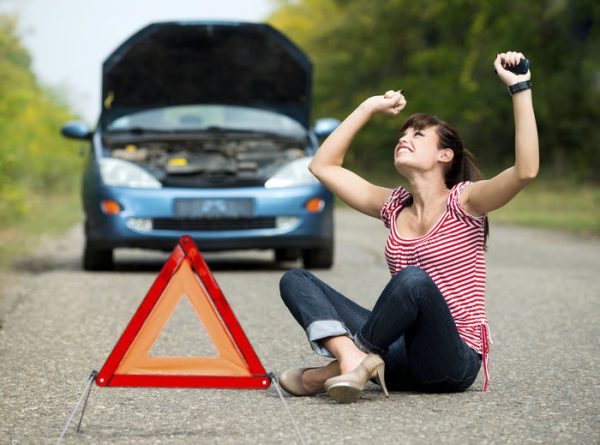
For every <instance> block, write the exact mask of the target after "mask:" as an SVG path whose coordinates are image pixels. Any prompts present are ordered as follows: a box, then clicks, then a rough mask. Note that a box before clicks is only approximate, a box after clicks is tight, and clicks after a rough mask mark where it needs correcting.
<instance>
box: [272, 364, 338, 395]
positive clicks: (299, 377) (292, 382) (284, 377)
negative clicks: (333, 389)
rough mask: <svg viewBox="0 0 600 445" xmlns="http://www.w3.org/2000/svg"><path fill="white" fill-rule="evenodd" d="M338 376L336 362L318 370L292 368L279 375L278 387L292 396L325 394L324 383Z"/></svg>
mask: <svg viewBox="0 0 600 445" xmlns="http://www.w3.org/2000/svg"><path fill="white" fill-rule="evenodd" d="M337 375H340V366H339V363H338V362H337V360H334V361H332V362H330V363H328V364H327V365H325V366H321V367H318V368H293V369H288V370H286V371H284V372H282V373H281V375H280V376H279V378H278V379H277V380H278V382H279V385H280V386H281V387H282V388H283V389H284V390H285V391H286V392H288V393H289V394H292V395H294V396H313V395H316V394H320V393H323V392H325V387H324V386H323V385H324V383H325V381H326V380H328V379H330V378H332V377H335V376H337Z"/></svg>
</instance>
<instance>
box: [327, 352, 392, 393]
mask: <svg viewBox="0 0 600 445" xmlns="http://www.w3.org/2000/svg"><path fill="white" fill-rule="evenodd" d="M384 370H385V363H384V362H383V360H382V359H381V357H379V356H378V355H377V354H369V355H367V357H366V358H365V359H364V360H363V361H362V362H361V364H360V365H358V366H357V367H356V369H355V370H354V371H350V372H347V373H345V374H342V375H339V376H337V377H332V378H330V379H328V380H326V381H325V390H327V394H329V395H330V396H331V397H333V398H334V399H335V400H337V401H338V402H340V403H353V402H356V401H357V400H358V398H359V397H360V393H361V392H362V390H363V388H364V387H365V385H366V383H367V382H368V381H369V380H370V379H373V378H375V379H377V383H379V386H381V388H382V389H383V392H384V394H385V396H386V397H389V396H390V395H389V393H388V390H387V387H386V386H385V380H384Z"/></svg>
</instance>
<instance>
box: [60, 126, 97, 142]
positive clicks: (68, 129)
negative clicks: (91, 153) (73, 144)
mask: <svg viewBox="0 0 600 445" xmlns="http://www.w3.org/2000/svg"><path fill="white" fill-rule="evenodd" d="M60 132H61V133H62V135H63V136H64V137H66V138H71V139H83V140H89V139H91V138H92V131H91V130H90V128H89V127H88V126H87V124H85V123H83V122H68V123H66V124H65V125H63V127H62V129H61V131H60Z"/></svg>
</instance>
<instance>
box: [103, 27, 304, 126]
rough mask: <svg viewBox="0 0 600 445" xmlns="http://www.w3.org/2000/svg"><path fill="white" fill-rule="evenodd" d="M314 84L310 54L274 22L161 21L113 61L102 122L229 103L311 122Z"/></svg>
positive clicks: (107, 66) (106, 69)
mask: <svg viewBox="0 0 600 445" xmlns="http://www.w3.org/2000/svg"><path fill="white" fill-rule="evenodd" d="M311 84H312V65H311V63H310V61H309V59H308V57H307V56H306V55H305V54H304V53H303V52H302V51H301V50H300V49H299V48H298V47H297V46H295V45H294V44H293V43H292V42H291V41H290V40H289V39H288V38H287V37H285V36H284V35H283V34H281V33H280V32H279V31H277V30H275V29H274V28H272V27H271V26H269V25H266V24H254V23H234V22H168V23H155V24H151V25H148V26H147V27H145V28H143V29H142V30H140V31H138V32H137V33H136V34H134V35H133V36H132V37H130V38H129V39H128V40H126V41H125V42H124V43H123V44H122V45H121V46H119V47H118V48H117V49H116V50H115V51H114V52H113V53H112V54H111V55H110V56H109V57H108V58H107V59H106V60H105V62H104V64H103V66H102V113H101V115H100V125H101V126H102V127H103V128H105V127H106V126H107V125H108V124H109V123H110V122H112V121H113V120H115V119H117V118H119V117H121V116H123V115H125V114H129V113H132V112H136V111H142V110H146V109H150V108H156V107H166V106H175V105H190V104H222V105H241V106H248V107H257V108H262V109H267V110H272V111H275V112H278V113H282V114H285V115H287V116H289V117H291V118H293V119H295V120H297V121H298V122H300V123H301V124H302V125H304V126H305V127H308V123H309V119H310V107H311Z"/></svg>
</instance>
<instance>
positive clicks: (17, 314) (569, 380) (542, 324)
mask: <svg viewBox="0 0 600 445" xmlns="http://www.w3.org/2000/svg"><path fill="white" fill-rule="evenodd" d="M384 238H385V231H384V228H383V226H381V225H380V224H379V222H378V221H376V220H372V219H370V218H368V217H363V216H360V215H357V214H355V213H353V212H351V211H348V210H340V211H338V213H337V245H336V250H337V252H336V254H337V261H336V265H335V267H334V268H333V269H332V270H330V271H324V272H318V274H319V275H320V276H321V277H323V278H324V279H325V280H327V281H328V282H329V283H331V284H332V285H333V286H335V287H337V288H339V289H340V290H341V291H343V292H345V293H347V294H348V295H350V296H353V297H354V298H355V299H356V300H357V301H359V302H361V303H362V304H364V305H367V306H370V305H372V304H373V301H374V298H375V297H376V296H377V295H378V293H379V291H380V290H381V288H382V287H383V286H384V284H385V283H386V281H387V279H388V278H389V276H388V272H387V268H386V265H385V262H384V258H383V255H382V247H383V241H384ZM81 247H82V236H81V228H80V227H76V228H74V229H73V230H72V231H70V232H69V233H68V234H67V235H65V236H64V237H61V238H59V239H53V240H48V241H47V242H46V243H44V245H43V247H41V248H40V250H39V251H38V252H37V253H36V255H35V256H34V257H33V258H28V259H23V260H20V261H19V262H18V264H17V266H16V269H15V270H14V271H13V272H10V273H5V274H3V275H2V276H1V277H0V279H1V281H0V292H1V293H0V323H1V326H0V444H12V443H19V444H20V443H31V444H38V443H55V442H56V440H57V438H58V437H59V435H60V433H61V431H62V429H63V426H64V425H65V422H66V420H67V418H68V416H69V414H70V412H71V410H72V409H73V407H74V406H75V404H76V402H77V400H78V398H79V397H80V395H81V393H82V391H83V389H84V386H85V383H86V380H87V378H88V376H89V374H90V372H91V371H92V370H94V369H95V370H99V369H100V367H101V366H102V364H103V363H104V361H105V359H106V358H107V356H108V354H109V353H110V351H111V350H112V348H113V346H114V344H115V342H116V341H117V339H118V338H119V337H120V335H121V333H122V331H123V329H124V328H125V326H126V325H127V323H128V322H129V320H130V318H131V316H132V314H133V313H134V311H135V310H136V308H137V307H138V305H139V303H140V302H141V300H142V299H143V297H144V296H145V294H146V292H147V290H148V289H149V287H150V285H151V284H152V282H153V281H154V279H155V277H156V275H157V273H158V271H159V270H160V268H161V267H162V264H163V262H164V261H165V259H166V255H163V254H152V255H148V254H146V253H140V252H138V251H125V252H119V254H118V256H117V261H118V270H117V271H116V272H113V273H85V272H83V271H81V270H80V267H79V256H80V251H81ZM206 259H207V260H208V263H209V266H210V267H211V269H212V271H213V273H214V275H215V277H216V279H217V281H218V282H219V285H220V286H221V288H222V290H223V291H224V293H225V295H226V297H227V299H228V300H229V302H230V304H231V306H232V308H233V310H234V312H235V313H236V315H237V318H238V320H239V321H240V323H241V325H242V326H243V328H244V330H245V332H246V334H247V336H248V337H249V339H250V341H251V343H252V344H253V346H254V349H255V350H256V352H257V354H258V356H259V357H260V359H261V361H262V363H263V365H264V366H265V368H266V369H267V370H268V371H272V372H280V371H282V370H283V369H285V368H288V367H291V366H299V365H318V364H321V363H324V361H323V359H321V358H319V357H317V356H315V355H314V354H313V353H312V352H311V350H310V347H309V346H308V344H307V343H306V341H305V337H304V333H303V332H302V331H301V330H300V328H299V327H298V326H297V325H296V324H295V322H294V320H293V319H292V317H291V316H290V315H289V314H288V313H287V311H286V309H285V307H284V305H283V303H282V302H281V300H280V299H279V295H278V280H279V277H280V276H281V274H282V273H283V272H284V271H285V270H286V269H287V268H288V267H292V266H293V265H294V264H289V265H287V267H280V266H276V265H274V264H273V263H272V261H271V254H270V253H266V252H249V253H241V254H237V253H236V254H226V255H223V254H218V255H215V254H213V255H206ZM487 259H488V313H489V319H490V324H491V330H492V338H493V340H494V345H493V347H492V354H491V363H490V369H491V383H490V388H489V390H488V392H487V393H483V392H482V391H481V388H482V383H483V381H482V380H483V379H482V376H481V375H480V378H479V379H478V381H477V382H476V383H475V385H474V386H473V387H472V388H470V389H469V390H468V391H466V392H464V393H460V394H450V395H448V394H417V393H393V394H392V395H391V396H390V398H389V399H387V400H386V399H384V397H383V395H382V393H381V392H379V391H378V390H377V388H376V387H375V386H374V385H373V386H371V385H370V386H369V387H368V388H367V390H366V391H365V392H364V395H363V398H362V399H361V400H360V401H359V402H358V403H356V404H351V405H339V404H337V403H335V402H334V401H332V400H331V399H329V398H328V397H327V396H326V395H323V396H318V397H313V398H292V397H287V398H286V400H287V403H288V405H289V408H290V410H291V412H292V413H293V415H294V417H295V418H296V420H297V422H298V425H299V427H300V430H301V432H302V435H303V437H304V440H305V441H306V443H309V444H321V443H323V444H333V443H335V444H340V443H344V444H364V443H371V444H388V443H389V444H396V443H404V444H430V443H431V444H433V443H448V444H465V443H466V444H471V443H472V444H496V443H497V444H529V443H540V444H570V443H572V444H593V443H600V426H599V425H600V423H599V420H600V419H599V412H600V378H599V369H600V367H599V365H600V360H599V358H598V357H599V355H600V347H599V346H600V303H599V297H600V281H599V279H598V276H599V272H600V240H598V239H589V238H580V237H575V236H571V235H566V234H562V233H557V232H549V231H542V230H533V229H523V228H514V227H508V226H494V225H493V226H492V235H491V238H490V242H489V253H488V255H487ZM188 315H189V313H186V312H185V311H184V310H181V311H180V310H179V309H178V312H176V316H178V317H180V318H178V319H177V320H178V321H177V323H176V324H175V325H176V328H173V329H172V332H169V333H168V335H167V334H165V337H164V338H163V337H162V336H161V337H160V338H159V341H161V342H163V343H162V344H161V345H160V347H161V348H163V350H164V351H169V350H170V349H169V348H171V347H172V348H176V349H177V348H179V349H177V350H178V351H179V352H177V353H181V354H186V353H193V352H194V351H195V350H196V349H197V347H198V343H201V342H202V341H201V340H198V338H196V337H195V336H194V335H193V329H194V324H195V323H196V321H195V320H194V318H193V317H192V318H190V317H188ZM174 316H175V315H174ZM168 326H171V324H169V325H168ZM170 329H171V328H170ZM158 346H159V345H157V347H158ZM76 420H77V418H76ZM63 443H78V444H80V443H82V444H104V443H106V444H108V443H110V444H113V443H117V444H141V443H143V444H146V443H149V444H159V443H160V444H240V443H241V444H255V443H265V444H279V443H286V444H287V443H300V442H299V440H298V438H297V436H296V435H295V433H294V429H293V425H292V423H291V422H290V420H289V418H288V417H287V414H286V411H285V409H284V406H283V405H282V402H281V401H280V399H279V397H278V395H277V392H276V391H275V388H274V386H271V388H269V389H268V390H266V391H262V390H222V389H149V388H131V389H123V388H100V387H97V386H95V385H94V386H93V387H92V392H91V396H90V399H89V404H88V408H87V411H86V415H85V418H84V420H83V424H82V431H81V432H80V433H77V432H75V425H71V427H70V429H69V430H68V433H67V434H66V436H65V438H64V440H63Z"/></svg>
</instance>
